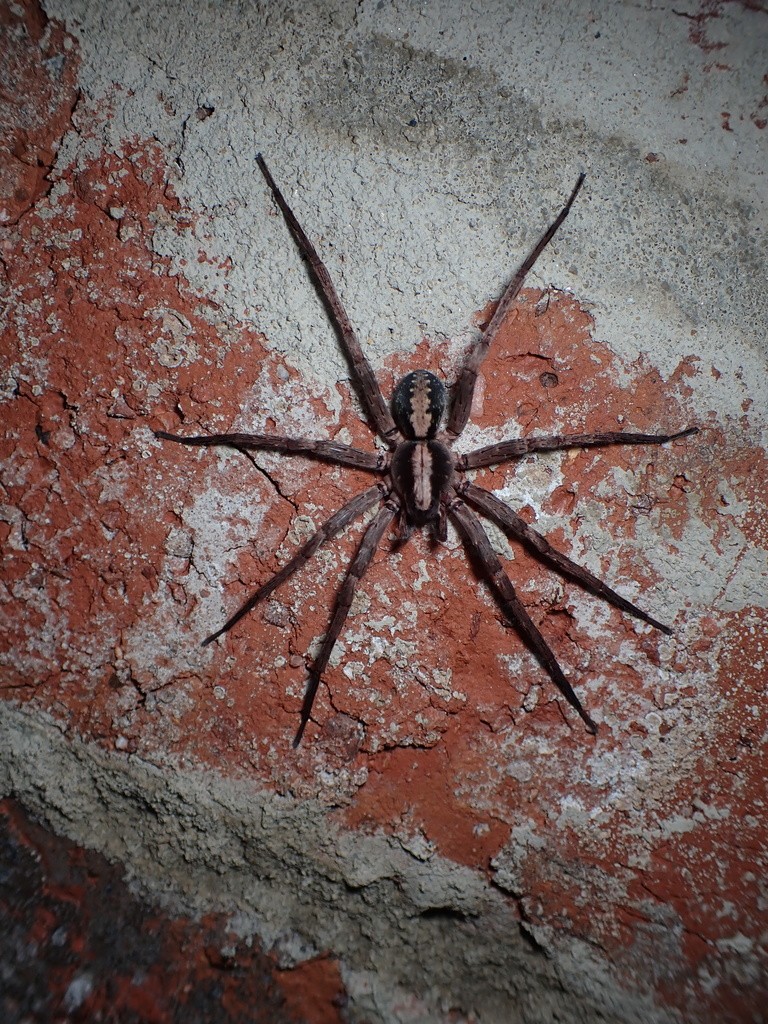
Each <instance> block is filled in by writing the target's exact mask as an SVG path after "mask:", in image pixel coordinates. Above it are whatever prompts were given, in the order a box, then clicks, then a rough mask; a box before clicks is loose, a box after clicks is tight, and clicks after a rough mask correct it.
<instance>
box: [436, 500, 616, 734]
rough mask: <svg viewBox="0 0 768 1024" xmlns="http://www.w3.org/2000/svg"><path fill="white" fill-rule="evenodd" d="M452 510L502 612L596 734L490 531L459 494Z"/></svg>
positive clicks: (593, 725)
mask: <svg viewBox="0 0 768 1024" xmlns="http://www.w3.org/2000/svg"><path fill="white" fill-rule="evenodd" d="M449 514H450V516H451V518H452V519H453V521H454V523H456V526H457V527H458V529H459V533H460V534H461V536H462V537H463V539H464V543H465V545H466V547H467V550H468V551H469V553H470V555H473V556H474V557H475V559H476V561H477V563H478V566H479V568H480V571H481V572H482V575H483V576H484V577H485V579H486V581H487V583H488V584H489V585H490V586H491V588H492V589H493V590H494V592H495V594H496V598H497V600H498V602H499V607H500V608H501V610H502V612H503V614H504V615H505V617H506V618H507V619H508V620H509V622H511V623H512V625H513V626H515V627H516V629H517V630H518V631H519V633H520V635H521V636H522V637H523V639H524V640H525V642H526V643H527V644H528V646H529V647H530V648H531V650H532V651H533V652H534V654H535V655H536V656H537V657H538V659H539V661H540V662H541V664H542V665H543V666H544V668H545V669H546V670H547V673H548V674H549V677H550V678H551V679H552V682H553V683H554V684H555V685H556V686H557V688H558V689H559V690H560V692H561V693H562V695H563V696H564V697H565V699H566V700H567V701H568V703H569V704H570V705H571V707H572V708H573V709H574V710H575V711H576V713H577V714H578V715H579V717H580V718H581V720H582V721H583V722H584V724H585V725H586V727H587V730H588V731H589V732H590V733H592V734H593V735H594V734H595V733H596V732H597V725H596V724H595V723H594V722H593V721H592V719H591V718H590V717H589V715H588V714H587V712H586V711H585V710H584V708H583V707H582V705H581V701H580V700H579V698H578V697H577V696H576V694H575V693H574V690H573V687H572V686H571V684H570V683H569V682H568V680H567V679H566V677H565V673H564V672H563V670H562V669H561V668H560V666H559V665H558V663H557V659H556V658H555V656H554V654H553V653H552V650H551V648H550V646H549V644H548V643H547V641H546V640H545V639H544V637H543V636H542V635H541V633H540V632H539V629H538V627H537V626H536V624H535V623H534V621H533V619H532V618H531V617H530V615H529V614H528V612H527V611H526V610H525V607H524V605H523V604H522V602H521V601H520V598H519V597H518V596H517V594H516V593H515V588H514V587H513V586H512V581H511V580H510V578H509V576H507V574H506V573H505V572H504V569H503V567H502V564H501V562H500V561H499V559H498V557H497V555H496V552H495V551H494V550H493V548H492V547H491V542H490V541H489V539H488V535H487V534H486V532H485V530H484V529H483V527H482V525H481V524H480V521H479V520H478V518H477V516H476V515H475V514H474V512H472V510H471V509H469V508H468V507H467V506H466V505H465V504H464V502H463V501H462V500H461V498H459V497H458V495H457V496H456V497H455V498H454V500H453V501H452V502H451V503H450V505H449Z"/></svg>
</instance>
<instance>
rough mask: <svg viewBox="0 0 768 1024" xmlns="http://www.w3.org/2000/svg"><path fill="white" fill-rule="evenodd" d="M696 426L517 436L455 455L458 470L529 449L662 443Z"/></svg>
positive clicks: (506, 458)
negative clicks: (670, 430)
mask: <svg viewBox="0 0 768 1024" xmlns="http://www.w3.org/2000/svg"><path fill="white" fill-rule="evenodd" d="M698 430H699V428H698V427H687V428H686V429H685V430H679V431H678V432H677V433H676V434H632V433H630V432H629V431H621V430H608V431H605V432H603V433H599V434H551V435H549V436H547V437H521V438H516V439H515V440H513V441H499V442H498V443H497V444H489V445H487V446H486V447H485V448H477V449H476V450H475V451H473V452H467V454H466V455H459V457H458V459H457V465H458V468H459V469H480V467H481V466H491V465H499V464H500V463H502V462H509V461H510V460H511V459H517V458H520V456H521V455H529V454H530V453H531V452H557V451H562V450H564V449H566V448H608V447H609V446H611V445H617V444H666V443H667V441H676V440H677V439H678V438H679V437H688V435H689V434H696V433H698Z"/></svg>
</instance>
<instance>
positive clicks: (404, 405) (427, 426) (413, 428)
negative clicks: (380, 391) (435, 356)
mask: <svg viewBox="0 0 768 1024" xmlns="http://www.w3.org/2000/svg"><path fill="white" fill-rule="evenodd" d="M444 411H445V388H444V387H443V384H442V382H441V381H439V380H438V379H437V377H436V376H435V375H434V373H430V372H429V371H428V370H414V371H413V373H408V374H406V376H405V377H403V378H402V380H400V381H399V382H398V384H397V387H396V388H395V391H394V394H393V395H392V415H393V416H394V418H395V423H397V425H398V427H399V428H400V432H401V433H402V434H404V435H405V437H407V438H408V439H409V440H411V441H423V440H425V439H426V438H432V437H434V436H435V433H436V431H437V428H438V426H439V424H440V419H441V417H442V415H443V412H444Z"/></svg>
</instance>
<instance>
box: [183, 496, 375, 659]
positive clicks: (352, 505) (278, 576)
mask: <svg viewBox="0 0 768 1024" xmlns="http://www.w3.org/2000/svg"><path fill="white" fill-rule="evenodd" d="M387 493H388V492H387V489H386V488H385V487H384V485H383V484H375V485H374V486H373V487H369V488H368V490H367V491H363V492H362V493H361V494H357V495H355V497H354V498H353V499H352V500H351V501H348V502H347V504H346V505H344V506H343V507H342V508H340V509H339V511H338V512H334V514H333V515H332V516H331V518H330V519H328V520H327V521H326V522H324V523H323V525H322V526H321V527H320V529H319V530H318V531H317V532H316V533H314V534H313V535H312V536H311V537H310V539H309V540H308V541H307V543H306V544H305V545H304V547H303V548H301V549H300V550H299V551H297V553H296V554H295V555H294V556H293V558H292V559H291V560H290V562H286V564H285V565H284V566H283V568H282V569H280V570H279V571H278V572H276V573H275V575H274V576H272V578H271V579H269V580H267V582H266V583H265V584H264V585H263V586H262V587H259V589H258V590H257V591H256V593H255V594H253V596H252V597H249V598H248V600H247V601H246V602H245V604H244V605H241V607H240V608H238V610H237V611H236V612H235V614H234V615H233V616H232V617H231V618H229V619H227V621H226V622H225V623H224V625H223V626H222V627H221V629H217V630H216V632H215V633H211V635H210V636H207V637H206V638H205V640H203V642H202V646H203V647H207V646H208V644H210V643H213V641H214V640H217V639H218V638H219V637H220V636H222V635H223V634H224V633H227V632H228V631H229V630H230V629H232V627H233V626H234V625H235V624H236V623H238V622H239V621H240V619H242V618H243V616H245V615H247V614H248V612H250V611H252V610H253V609H254V608H255V607H256V605H257V604H259V603H260V602H261V601H263V600H265V598H267V597H269V595H270V594H272V593H273V592H274V591H275V590H277V588H278V587H279V586H280V585H281V584H282V583H285V581H286V580H287V579H288V578H289V577H290V576H293V574H294V573H295V572H296V571H297V570H299V569H301V567H302V566H303V565H305V564H306V563H307V562H308V561H309V559H310V558H311V557H312V555H314V553H315V552H316V551H317V549H318V548H319V547H320V545H321V544H325V542H326V541H327V540H331V538H332V537H335V536H336V534H338V533H341V531H342V530H343V529H344V527H345V526H348V525H349V523H351V522H352V521H353V520H354V519H356V518H357V517H358V516H361V515H362V514H363V512H367V511H368V509H369V508H372V507H373V506H374V505H375V504H376V502H377V501H382V500H383V499H384V498H386V496H387Z"/></svg>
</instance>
